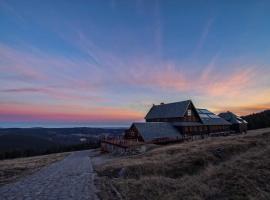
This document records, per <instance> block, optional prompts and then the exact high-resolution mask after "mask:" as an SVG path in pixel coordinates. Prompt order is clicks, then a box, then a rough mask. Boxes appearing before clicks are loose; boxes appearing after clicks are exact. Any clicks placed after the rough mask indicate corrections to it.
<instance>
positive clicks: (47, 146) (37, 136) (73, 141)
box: [0, 127, 124, 159]
mask: <svg viewBox="0 0 270 200" xmlns="http://www.w3.org/2000/svg"><path fill="white" fill-rule="evenodd" d="M123 131H124V129H123V128H111V129H110V128H88V127H82V128H0V159H5V158H16V157H25V156H33V155H40V154H47V153H55V152H63V151H72V150H80V149H87V148H94V147H98V145H99V141H100V137H101V136H102V135H106V136H114V137H115V136H119V135H121V134H122V133H123Z"/></svg>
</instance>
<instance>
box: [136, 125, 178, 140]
mask: <svg viewBox="0 0 270 200" xmlns="http://www.w3.org/2000/svg"><path fill="white" fill-rule="evenodd" d="M132 126H135V128H136V129H137V130H138V132H139V133H140V135H141V136H142V137H143V139H144V141H146V142H147V141H152V140H154V139H158V138H173V139H177V138H181V137H182V135H181V133H180V132H179V131H178V130H177V129H176V128H174V127H173V126H172V125H171V124H170V123H167V122H146V123H133V124H132Z"/></svg>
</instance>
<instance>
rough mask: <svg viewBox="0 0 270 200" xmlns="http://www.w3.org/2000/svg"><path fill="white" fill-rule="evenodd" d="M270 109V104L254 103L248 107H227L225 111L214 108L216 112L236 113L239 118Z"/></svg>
mask: <svg viewBox="0 0 270 200" xmlns="http://www.w3.org/2000/svg"><path fill="white" fill-rule="evenodd" d="M269 109H270V102H269V103H264V104H261V103H259V102H258V103H256V104H248V105H238V106H228V107H226V109H224V108H216V112H217V113H220V112H225V111H228V110H229V111H232V112H234V113H237V114H238V115H239V116H244V115H249V114H252V113H257V112H261V111H264V110H269Z"/></svg>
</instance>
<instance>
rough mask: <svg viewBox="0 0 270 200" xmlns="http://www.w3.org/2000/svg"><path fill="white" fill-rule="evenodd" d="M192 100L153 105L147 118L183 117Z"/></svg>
mask: <svg viewBox="0 0 270 200" xmlns="http://www.w3.org/2000/svg"><path fill="white" fill-rule="evenodd" d="M190 103H192V101H191V100H187V101H180V102H175V103H168V104H160V105H153V106H152V108H151V109H150V111H149V112H148V113H147V115H146V116H145V119H157V118H174V117H183V116H184V115H185V112H186V110H187V108H188V106H189V104H190Z"/></svg>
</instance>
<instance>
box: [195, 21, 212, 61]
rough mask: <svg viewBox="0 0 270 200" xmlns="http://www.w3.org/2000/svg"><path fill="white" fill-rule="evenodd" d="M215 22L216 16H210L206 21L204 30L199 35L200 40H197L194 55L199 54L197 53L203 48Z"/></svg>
mask: <svg viewBox="0 0 270 200" xmlns="http://www.w3.org/2000/svg"><path fill="white" fill-rule="evenodd" d="M213 23H214V18H210V19H208V20H207V22H206V23H205V25H204V27H203V30H202V32H201V35H200V37H199V40H198V42H197V45H196V47H195V49H194V51H193V57H194V56H195V57H196V56H197V54H198V53H199V52H200V51H201V49H202V48H203V46H204V44H205V42H206V40H207V37H208V35H209V33H210V30H211V27H212V25H213Z"/></svg>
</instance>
